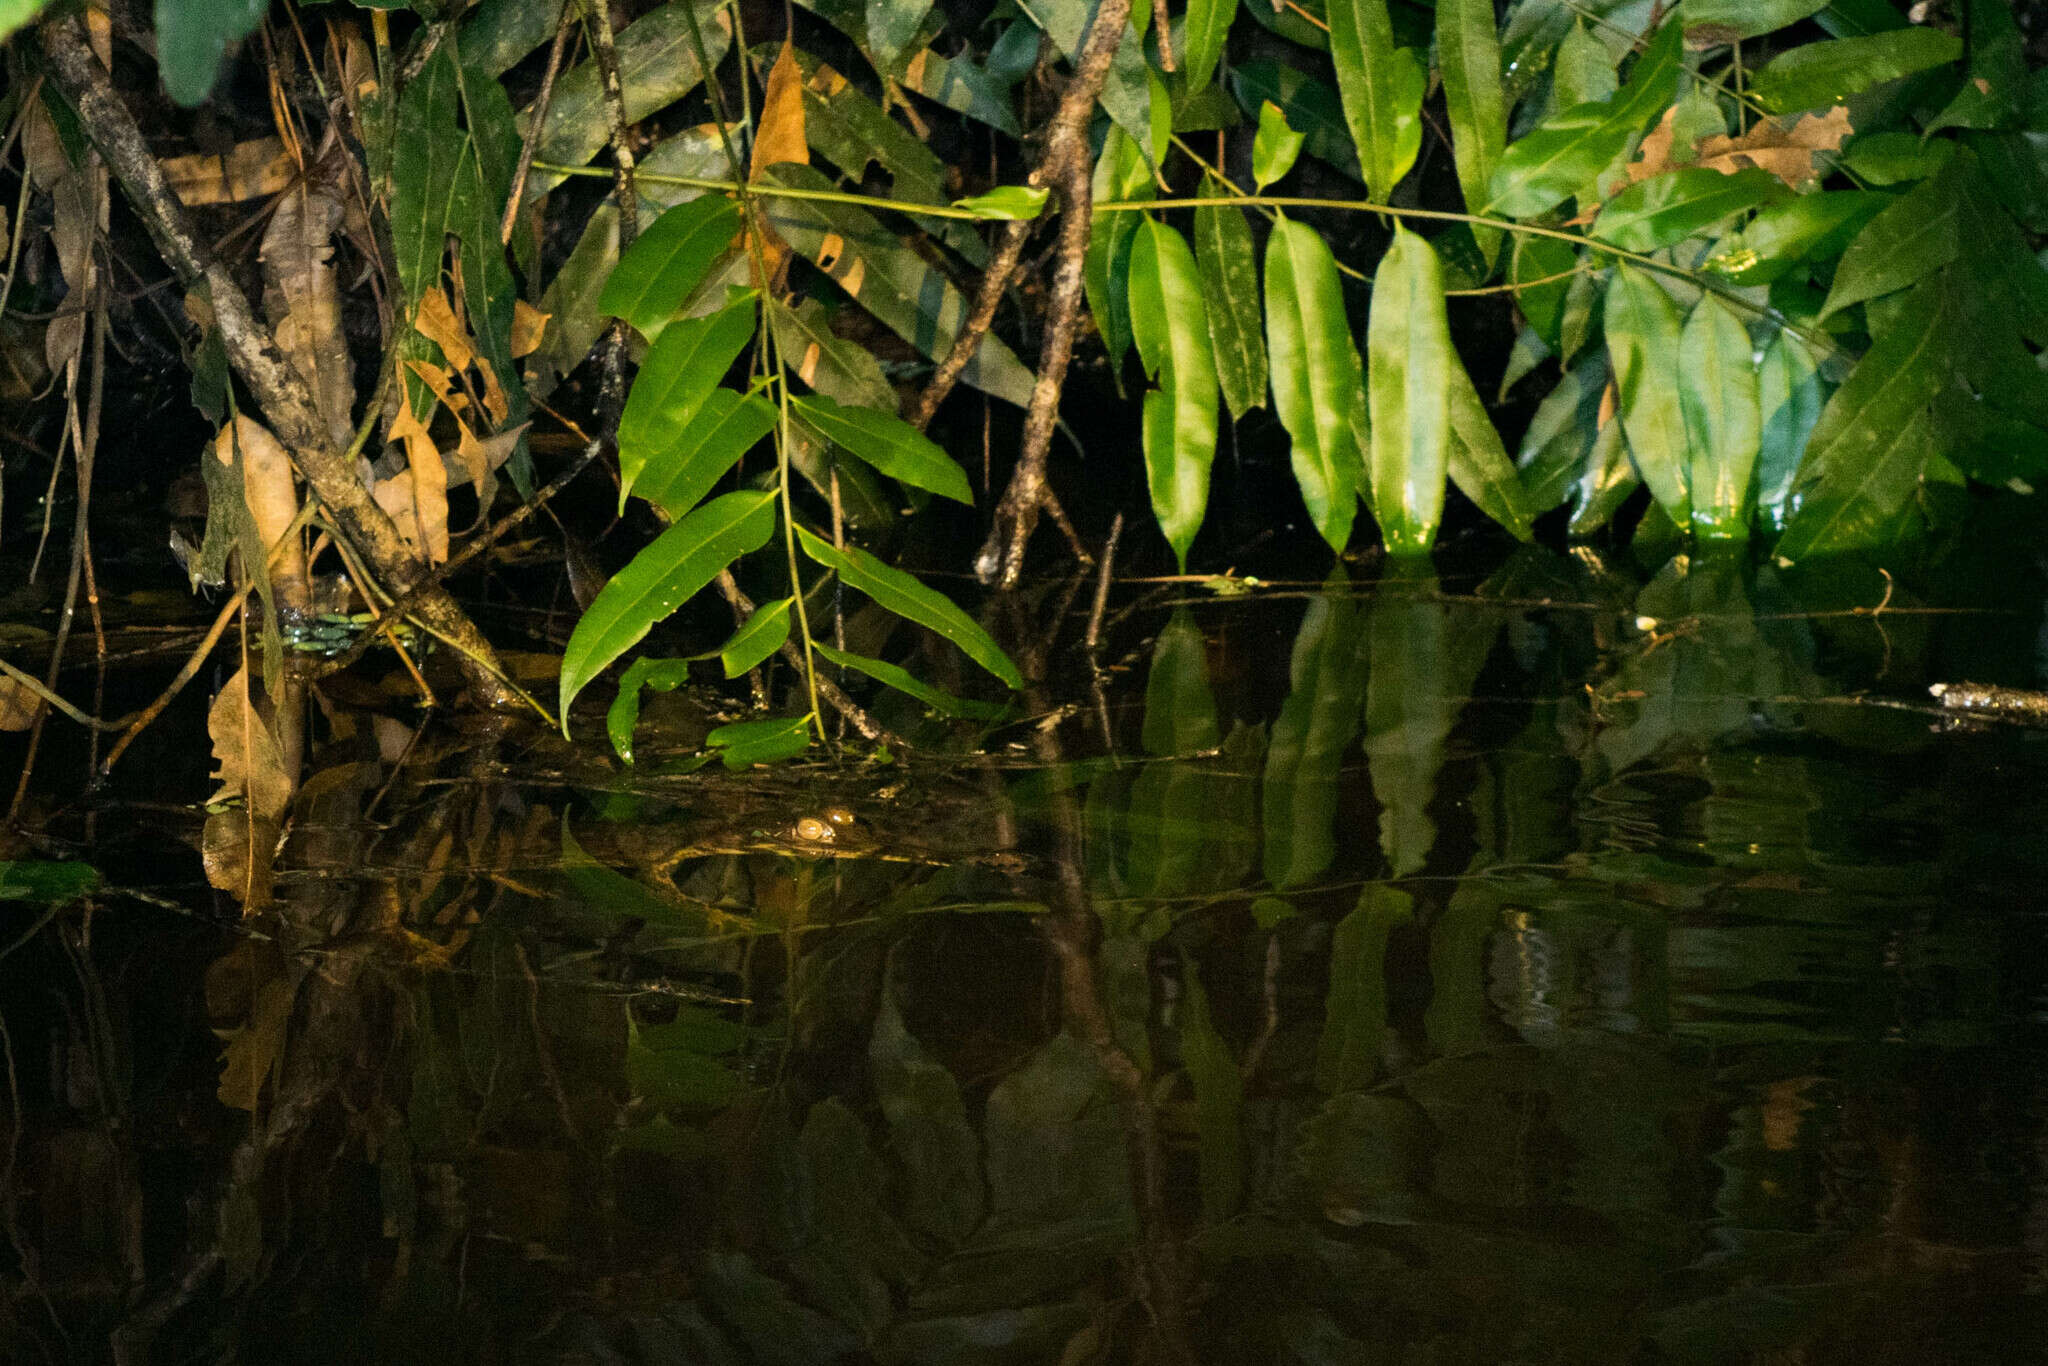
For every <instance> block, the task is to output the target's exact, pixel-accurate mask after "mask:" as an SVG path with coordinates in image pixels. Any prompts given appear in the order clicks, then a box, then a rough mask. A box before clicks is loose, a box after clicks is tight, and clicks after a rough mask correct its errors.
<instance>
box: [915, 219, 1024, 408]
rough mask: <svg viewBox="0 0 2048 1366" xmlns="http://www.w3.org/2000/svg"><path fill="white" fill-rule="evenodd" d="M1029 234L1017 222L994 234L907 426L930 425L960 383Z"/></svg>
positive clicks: (1008, 285) (979, 344)
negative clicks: (974, 288)
mask: <svg viewBox="0 0 2048 1366" xmlns="http://www.w3.org/2000/svg"><path fill="white" fill-rule="evenodd" d="M1030 235H1031V223H1030V222H1028V221H1026V220H1023V219H1017V220H1014V221H1012V222H1009V223H1005V224H1003V230H1002V232H1001V233H999V234H997V237H996V249H995V253H994V255H992V256H991V257H990V258H989V263H988V269H987V270H985V271H983V272H982V276H981V288H980V290H979V291H978V292H977V293H976V294H975V296H974V307H973V308H972V309H970V310H968V314H967V321H966V322H965V323H963V324H962V325H961V327H960V335H959V336H957V337H955V338H954V340H953V345H952V348H951V349H950V350H948V351H947V352H946V358H945V359H944V360H942V361H940V362H939V364H938V368H937V369H935V370H933V371H932V377H931V382H930V383H929V384H926V385H925V387H924V392H923V393H921V394H919V395H918V396H917V403H916V404H915V405H914V406H913V407H912V408H911V410H910V414H909V421H910V425H911V426H913V427H915V428H917V429H918V430H919V431H923V430H924V429H925V428H927V427H929V426H931V424H932V417H933V415H934V414H936V413H937V412H938V411H939V405H940V404H941V403H944V402H945V401H946V395H948V394H950V393H952V392H953V386H954V385H955V384H958V383H959V382H960V375H961V373H962V372H963V371H965V370H966V369H967V366H968V364H969V363H970V362H972V361H973V359H974V353H975V352H976V351H978V350H980V349H981V339H982V338H983V337H985V336H987V335H988V329H989V326H990V325H991V324H992V323H994V322H995V317H996V308H997V307H998V306H999V305H1000V304H1001V303H1002V301H1003V291H1004V290H1006V289H1008V288H1009V287H1010V276H1012V275H1013V274H1015V273H1016V270H1017V261H1018V258H1019V257H1021V256H1023V254H1024V241H1025V239H1026V238H1027V237H1029V236H1030Z"/></svg>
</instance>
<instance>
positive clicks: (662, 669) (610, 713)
mask: <svg viewBox="0 0 2048 1366" xmlns="http://www.w3.org/2000/svg"><path fill="white" fill-rule="evenodd" d="M689 681H690V661H689V660H687V659H647V658H644V657H643V658H640V659H636V660H634V661H633V662H632V663H631V664H628V665H627V666H626V672H625V673H623V674H621V675H619V695H618V696H617V697H615V698H613V699H612V704H611V706H610V707H609V708H607V709H606V710H605V714H604V731H605V736H606V738H608V739H609V740H610V741H611V742H612V752H613V753H615V754H617V755H618V756H619V758H621V759H622V760H624V761H625V762H627V763H629V764H630V763H632V762H633V730H634V728H635V727H636V726H638V725H639V724H640V693H641V691H642V690H643V689H652V690H653V691H655V692H674V691H675V690H676V689H677V688H678V687H680V686H682V685H683V684H685V683H687V682H689ZM562 818H563V820H565V821H566V820H567V819H568V813H567V812H566V811H565V812H563V813H562ZM564 834H565V837H566V831H565V832H564ZM579 852H580V851H579Z"/></svg>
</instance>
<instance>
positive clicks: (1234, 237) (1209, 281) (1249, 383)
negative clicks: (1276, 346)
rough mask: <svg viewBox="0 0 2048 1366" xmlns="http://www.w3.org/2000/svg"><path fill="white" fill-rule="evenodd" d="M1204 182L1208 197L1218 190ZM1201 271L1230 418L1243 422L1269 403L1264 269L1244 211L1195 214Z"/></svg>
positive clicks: (1218, 207)
mask: <svg viewBox="0 0 2048 1366" xmlns="http://www.w3.org/2000/svg"><path fill="white" fill-rule="evenodd" d="M1218 188H1220V187H1218V186H1216V185H1215V183H1214V182H1213V180H1206V181H1204V182H1203V187H1202V193H1203V195H1204V196H1205V197H1207V196H1209V195H1210V194H1211V192H1212V190H1215V189H1218ZM1195 265H1196V267H1197V268H1198V269H1199V270H1200V271H1201V273H1202V291H1203V293H1204V295H1206V298H1207V303H1208V313H1209V341H1210V343H1211V345H1212V347H1213V349H1214V351H1215V356H1216V380H1217V383H1218V384H1219V385H1220V386H1221V387H1222V390H1223V401H1224V402H1225V403H1227V404H1229V405H1230V415H1231V416H1232V417H1233V418H1241V417H1243V416H1244V415H1245V414H1246V413H1247V412H1249V411H1251V410H1252V409H1253V408H1258V407H1262V406H1263V405H1264V404H1265V402H1266V338H1265V330H1264V328H1263V327H1262V326H1261V325H1260V324H1261V315H1260V311H1259V267H1258V258H1257V257H1256V256H1255V255H1254V254H1253V251H1252V230H1251V226H1250V224H1248V223H1247V222H1246V221H1245V213H1244V210H1243V209H1238V208H1232V207H1230V206H1229V205H1225V204H1204V205H1203V206H1202V207H1200V208H1198V209H1196V210H1195Z"/></svg>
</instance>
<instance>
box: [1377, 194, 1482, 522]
mask: <svg viewBox="0 0 2048 1366" xmlns="http://www.w3.org/2000/svg"><path fill="white" fill-rule="evenodd" d="M1366 338H1367V340H1366V353H1367V355H1366V359H1367V366H1366V377H1367V385H1368V392H1369V394H1370V397H1371V400H1372V409H1371V411H1372V463H1371V466H1370V468H1371V470H1372V498H1373V508H1374V510H1375V512H1376V513H1377V514H1378V516H1379V520H1380V532H1381V534H1382V535H1384V536H1385V537H1386V541H1387V549H1389V550H1391V551H1393V552H1394V553H1395V554H1397V555H1404V554H1405V555H1413V554H1424V553H1427V552H1428V550H1429V548H1430V547H1431V546H1432V545H1433V544H1435V542H1436V528H1437V523H1438V522H1439V521H1441V520H1442V518H1443V510H1444V478H1445V475H1446V473H1447V470H1448V465H1449V458H1450V440H1451V408H1450V393H1449V388H1450V382H1451V371H1452V369H1453V368H1454V367H1455V368H1458V369H1460V370H1462V367H1461V366H1458V361H1457V355H1456V353H1455V352H1454V351H1452V349H1451V324H1450V319H1449V317H1448V316H1447V314H1446V313H1445V310H1444V282H1443V270H1442V268H1441V267H1440V266H1439V265H1438V264H1437V259H1436V251H1435V250H1434V249H1433V248H1432V247H1431V246H1430V245H1429V243H1427V242H1425V241H1423V240H1422V238H1420V237H1418V236H1416V235H1415V234H1414V233H1412V232H1410V231H1408V230H1407V229H1406V228H1403V227H1400V226H1398V225H1397V226H1396V227H1395V228H1394V240H1393V243H1392V244H1391V245H1390V246H1389V247H1388V248H1387V251H1386V255H1385V256H1383V257H1381V258H1380V265H1379V269H1378V270H1377V271H1375V272H1374V273H1373V284H1372V319H1371V321H1370V323H1369V325H1368V327H1367V331H1366Z"/></svg>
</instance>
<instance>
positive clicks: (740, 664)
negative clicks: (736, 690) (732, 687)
mask: <svg viewBox="0 0 2048 1366" xmlns="http://www.w3.org/2000/svg"><path fill="white" fill-rule="evenodd" d="M795 604H796V599H795V598H778V599H776V600H775V601H774V602H764V603H762V604H761V605H760V606H759V607H756V608H755V609H754V613H753V615H752V616H750V617H748V618H747V619H746V621H745V622H744V623H743V624H742V625H741V626H740V628H739V629H738V630H737V631H734V632H733V633H732V639H730V640H728V641H726V642H725V644H723V645H721V646H719V647H718V663H719V667H721V668H723V669H724V670H725V676H726V677H727V678H738V677H739V676H740V675H741V674H743V673H745V672H747V670H749V669H752V668H755V667H757V666H758V665H759V664H760V663H761V662H762V661H763V660H765V659H767V658H768V657H769V656H770V655H772V654H774V653H775V652H776V651H777V650H779V649H781V648H782V643H783V642H784V641H786V640H788V639H789V609H790V608H791V607H792V606H794V605H795Z"/></svg>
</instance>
